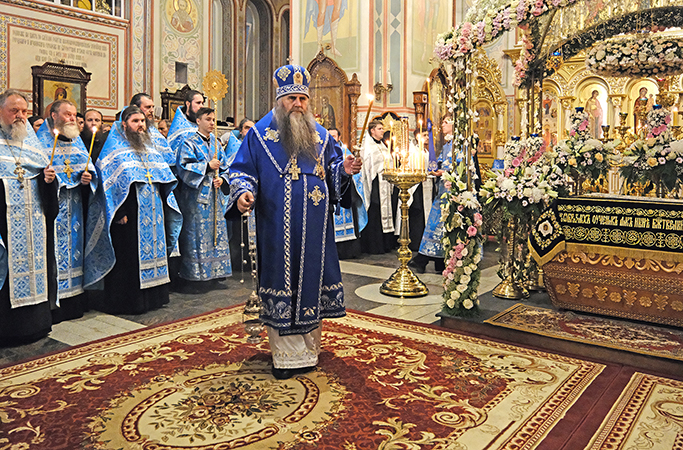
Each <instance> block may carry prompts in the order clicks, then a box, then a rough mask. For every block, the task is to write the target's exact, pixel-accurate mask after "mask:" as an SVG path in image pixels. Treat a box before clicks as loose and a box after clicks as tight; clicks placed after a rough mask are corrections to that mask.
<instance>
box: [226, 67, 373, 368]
mask: <svg viewBox="0 0 683 450" xmlns="http://www.w3.org/2000/svg"><path fill="white" fill-rule="evenodd" d="M273 78H274V80H275V82H276V84H277V89H276V98H277V103H276V105H275V108H274V109H273V110H272V111H271V112H269V113H268V114H267V115H266V116H265V117H264V118H262V119H261V120H259V121H258V123H256V125H255V126H254V127H253V128H252V129H251V130H250V131H249V133H247V136H246V138H245V140H244V142H243V143H242V146H241V147H240V149H239V151H238V152H237V155H236V157H235V160H234V161H233V163H232V165H231V166H230V188H231V191H230V202H229V208H230V209H229V211H228V215H231V214H235V215H237V212H238V211H239V213H245V212H246V211H248V210H249V209H252V208H253V210H254V213H255V216H256V241H257V250H258V265H257V267H258V281H259V297H260V299H261V303H262V306H263V308H262V313H261V319H262V321H263V322H264V323H265V324H266V329H267V331H268V340H269V343H270V349H271V353H272V356H273V375H274V376H275V377H276V378H278V379H284V378H289V377H291V376H294V375H296V374H299V373H304V372H307V371H310V370H313V369H314V368H315V366H316V365H317V363H318V354H319V353H320V339H321V319H323V318H331V317H342V316H344V315H345V314H346V310H345V308H344V291H343V286H342V279H341V271H340V269H339V260H338V258H337V249H336V247H335V242H334V218H333V217H332V215H333V213H334V209H335V207H338V204H339V202H340V200H342V196H343V195H344V194H346V191H347V188H348V187H349V185H350V183H351V176H352V175H354V174H356V173H358V172H360V169H361V160H360V158H358V159H355V158H354V157H353V156H348V157H347V158H346V159H344V158H343V155H342V151H341V148H340V147H339V145H338V144H337V143H336V141H335V140H334V139H333V138H331V137H330V135H329V133H328V132H327V130H325V129H324V128H323V127H322V126H320V125H318V124H317V123H316V122H315V119H314V118H313V114H312V113H311V111H310V110H309V88H308V86H309V83H310V81H311V80H310V78H311V76H310V74H309V73H308V71H307V70H306V69H305V68H303V67H301V66H296V65H287V66H283V67H280V68H279V69H277V70H276V71H275V74H274V77H273ZM344 197H346V196H345V195H344ZM344 200H348V199H347V198H345V199H344ZM345 206H347V207H348V206H350V205H345Z"/></svg>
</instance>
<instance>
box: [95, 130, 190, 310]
mask: <svg viewBox="0 0 683 450" xmlns="http://www.w3.org/2000/svg"><path fill="white" fill-rule="evenodd" d="M95 166H96V168H97V171H98V175H99V177H100V180H101V184H102V189H100V190H98V193H101V194H102V195H103V196H104V200H105V202H104V205H105V214H104V216H103V217H104V219H103V223H102V224H101V226H99V227H98V232H97V233H93V236H92V237H91V238H90V240H89V242H88V243H87V245H86V247H91V248H93V251H90V252H86V261H85V263H86V287H87V286H90V285H94V284H95V283H97V282H98V281H100V280H102V279H104V298H103V300H102V301H101V302H100V303H99V304H97V305H95V307H96V308H97V309H100V310H102V311H104V312H109V313H115V314H141V313H144V312H146V311H148V310H150V309H154V308H158V307H160V306H162V305H163V304H164V303H168V286H167V284H168V283H169V282H170V279H169V274H168V258H167V255H168V254H170V252H171V251H172V249H173V248H174V246H175V245H176V241H177V239H178V235H179V234H180V228H181V226H182V215H181V214H180V209H179V208H178V204H177V202H176V199H175V196H174V195H173V188H174V187H175V185H176V183H177V180H176V178H175V176H174V175H173V172H171V169H170V168H169V167H168V164H167V163H166V161H165V160H164V157H163V155H162V154H161V153H159V152H157V151H156V150H155V147H154V146H153V145H148V146H146V147H145V150H144V151H142V152H139V151H136V150H135V149H133V148H132V147H131V146H130V144H129V143H128V141H127V140H126V139H125V137H124V134H123V131H122V124H121V123H120V122H117V123H115V124H114V126H113V127H112V129H111V131H110V132H109V138H108V139H107V142H106V143H105V144H104V148H103V149H102V153H101V154H100V157H99V159H98V160H97V163H96V164H95ZM97 209H98V208H94V207H91V208H90V210H89V211H88V220H90V219H91V217H93V218H94V219H93V220H97V219H96V218H97V217H100V214H101V211H97ZM123 217H127V219H128V221H127V223H126V224H119V223H117V222H118V221H120V220H121V219H122V218H123Z"/></svg>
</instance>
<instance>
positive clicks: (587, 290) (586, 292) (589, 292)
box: [581, 288, 593, 298]
mask: <svg viewBox="0 0 683 450" xmlns="http://www.w3.org/2000/svg"><path fill="white" fill-rule="evenodd" d="M581 295H583V296H584V297H585V298H593V290H592V289H591V288H584V290H583V291H581Z"/></svg>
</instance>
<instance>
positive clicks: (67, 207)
mask: <svg viewBox="0 0 683 450" xmlns="http://www.w3.org/2000/svg"><path fill="white" fill-rule="evenodd" d="M49 122H50V119H47V120H45V122H43V125H41V127H40V129H38V133H37V134H38V139H40V141H41V143H42V144H43V147H44V148H45V151H46V155H47V157H48V158H50V156H51V152H52V147H53V146H54V149H55V156H54V160H53V162H52V167H53V168H54V169H55V172H56V173H57V180H56V181H57V182H58V183H59V195H58V197H59V214H58V215H57V223H56V225H57V226H56V232H57V234H56V237H55V244H56V246H57V271H58V283H57V284H58V291H57V301H58V305H59V308H57V309H54V310H53V311H52V319H53V323H59V322H61V321H63V320H69V319H75V318H78V317H82V316H83V312H85V311H86V310H87V299H86V295H85V291H84V290H83V258H84V254H85V240H86V230H87V231H88V232H90V231H92V230H90V229H87V228H86V223H85V214H84V203H85V205H87V204H88V203H89V201H90V200H91V198H92V199H94V198H95V195H94V194H95V191H96V189H97V176H96V175H95V166H94V165H93V164H92V163H91V162H90V163H88V169H89V171H90V173H91V174H93V178H92V181H91V182H90V184H89V185H86V186H84V185H82V184H81V174H82V173H83V172H84V171H85V164H86V162H88V151H87V150H86V149H85V145H84V144H83V141H82V140H81V137H80V136H76V138H75V139H68V138H66V137H65V136H64V135H61V134H60V135H59V136H58V138H57V142H56V145H55V140H54V135H53V134H52V131H51V127H50V125H49ZM91 136H92V135H91ZM48 160H49V159H48Z"/></svg>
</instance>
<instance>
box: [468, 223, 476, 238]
mask: <svg viewBox="0 0 683 450" xmlns="http://www.w3.org/2000/svg"><path fill="white" fill-rule="evenodd" d="M476 234H477V227H475V226H472V225H470V226H469V227H468V228H467V235H468V236H469V237H472V236H475V235H476Z"/></svg>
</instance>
